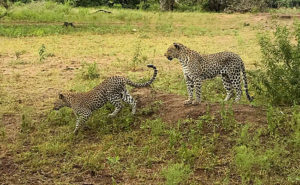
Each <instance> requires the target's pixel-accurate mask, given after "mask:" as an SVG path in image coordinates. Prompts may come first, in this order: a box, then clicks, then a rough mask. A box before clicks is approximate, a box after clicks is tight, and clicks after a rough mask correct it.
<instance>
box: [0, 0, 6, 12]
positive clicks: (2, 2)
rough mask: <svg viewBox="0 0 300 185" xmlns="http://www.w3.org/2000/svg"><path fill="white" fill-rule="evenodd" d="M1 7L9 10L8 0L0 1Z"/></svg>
mask: <svg viewBox="0 0 300 185" xmlns="http://www.w3.org/2000/svg"><path fill="white" fill-rule="evenodd" d="M0 5H2V6H4V8H5V9H6V10H7V9H8V3H7V0H0Z"/></svg>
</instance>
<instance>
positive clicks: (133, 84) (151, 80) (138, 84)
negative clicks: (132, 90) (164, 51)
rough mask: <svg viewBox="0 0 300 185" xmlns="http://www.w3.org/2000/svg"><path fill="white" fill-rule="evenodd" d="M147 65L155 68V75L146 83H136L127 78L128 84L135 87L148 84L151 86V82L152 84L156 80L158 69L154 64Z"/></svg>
mask: <svg viewBox="0 0 300 185" xmlns="http://www.w3.org/2000/svg"><path fill="white" fill-rule="evenodd" d="M147 67H149V68H152V69H153V70H154V73H153V76H152V78H151V79H150V80H149V81H148V82H145V83H135V82H133V81H131V80H129V79H127V81H126V84H128V85H130V86H133V87H146V86H149V85H150V84H152V82H153V81H154V80H155V78H156V76H157V69H156V67H155V66H154V65H152V64H148V65H147Z"/></svg>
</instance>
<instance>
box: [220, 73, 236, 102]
mask: <svg viewBox="0 0 300 185" xmlns="http://www.w3.org/2000/svg"><path fill="white" fill-rule="evenodd" d="M222 81H223V86H224V88H225V90H226V94H227V95H226V97H225V99H224V101H228V100H230V99H231V98H232V96H233V91H232V84H231V82H230V79H229V77H228V75H227V74H225V73H223V74H222Z"/></svg>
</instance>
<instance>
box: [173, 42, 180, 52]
mask: <svg viewBox="0 0 300 185" xmlns="http://www.w3.org/2000/svg"><path fill="white" fill-rule="evenodd" d="M173 45H174V46H175V48H176V49H178V50H179V49H180V47H181V45H180V44H179V43H175V42H174V43H173Z"/></svg>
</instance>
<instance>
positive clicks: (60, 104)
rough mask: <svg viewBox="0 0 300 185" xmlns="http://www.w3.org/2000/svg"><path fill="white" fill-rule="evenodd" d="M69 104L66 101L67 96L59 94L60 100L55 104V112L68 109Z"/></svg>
mask: <svg viewBox="0 0 300 185" xmlns="http://www.w3.org/2000/svg"><path fill="white" fill-rule="evenodd" d="M68 106H69V103H68V102H67V100H66V97H65V95H63V94H59V98H58V99H57V100H56V101H55V102H54V107H53V110H59V109H61V108H63V107H68Z"/></svg>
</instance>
